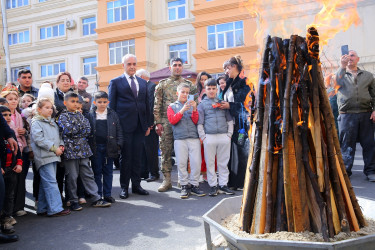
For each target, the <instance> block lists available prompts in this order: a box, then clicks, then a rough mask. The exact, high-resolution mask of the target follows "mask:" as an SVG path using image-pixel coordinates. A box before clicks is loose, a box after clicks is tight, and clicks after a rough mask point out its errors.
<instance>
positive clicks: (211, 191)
mask: <svg viewBox="0 0 375 250" xmlns="http://www.w3.org/2000/svg"><path fill="white" fill-rule="evenodd" d="M217 192H218V188H217V187H216V186H213V187H211V188H210V193H209V194H208V195H209V196H216V195H217Z"/></svg>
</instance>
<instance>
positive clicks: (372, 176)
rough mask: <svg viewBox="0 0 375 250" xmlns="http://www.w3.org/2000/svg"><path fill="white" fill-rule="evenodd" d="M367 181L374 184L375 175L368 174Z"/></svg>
mask: <svg viewBox="0 0 375 250" xmlns="http://www.w3.org/2000/svg"><path fill="white" fill-rule="evenodd" d="M367 179H368V181H371V182H375V174H369V175H367Z"/></svg>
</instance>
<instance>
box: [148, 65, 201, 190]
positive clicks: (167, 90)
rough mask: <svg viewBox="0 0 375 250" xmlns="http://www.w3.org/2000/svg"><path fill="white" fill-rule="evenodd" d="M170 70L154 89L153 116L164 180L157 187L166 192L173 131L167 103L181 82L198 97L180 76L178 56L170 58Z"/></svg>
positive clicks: (193, 86) (171, 100)
mask: <svg viewBox="0 0 375 250" xmlns="http://www.w3.org/2000/svg"><path fill="white" fill-rule="evenodd" d="M170 65H171V66H170V70H171V72H172V75H171V76H170V77H168V78H166V79H163V80H160V82H159V84H158V85H157V86H156V89H155V103H154V118H155V125H156V133H157V134H158V135H159V136H160V149H161V157H162V160H161V165H162V167H161V172H162V173H163V175H164V180H163V183H162V184H161V186H160V187H159V189H158V191H159V192H166V191H167V190H168V189H171V188H172V183H171V171H172V157H171V155H172V151H173V133H172V126H171V124H170V123H169V121H168V117H167V109H168V106H169V104H171V103H173V102H175V101H176V100H177V86H178V85H180V84H181V83H187V84H189V85H190V94H191V95H195V99H196V98H197V97H198V94H197V93H198V90H197V87H196V86H195V85H194V84H193V83H192V82H191V81H189V80H186V79H184V78H182V77H181V73H182V70H183V62H182V60H181V59H180V58H175V59H172V60H171V63H170Z"/></svg>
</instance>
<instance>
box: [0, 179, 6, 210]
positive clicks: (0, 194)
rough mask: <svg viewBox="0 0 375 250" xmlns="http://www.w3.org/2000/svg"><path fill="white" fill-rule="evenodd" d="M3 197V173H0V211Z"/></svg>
mask: <svg viewBox="0 0 375 250" xmlns="http://www.w3.org/2000/svg"><path fill="white" fill-rule="evenodd" d="M4 199H5V183H4V177H3V175H2V174H0V211H2V210H3V206H4Z"/></svg>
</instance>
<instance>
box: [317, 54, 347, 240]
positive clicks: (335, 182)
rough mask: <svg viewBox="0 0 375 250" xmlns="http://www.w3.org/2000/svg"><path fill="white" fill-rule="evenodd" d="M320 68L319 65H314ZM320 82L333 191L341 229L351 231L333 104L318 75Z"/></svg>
mask: <svg viewBox="0 0 375 250" xmlns="http://www.w3.org/2000/svg"><path fill="white" fill-rule="evenodd" d="M312 64H313V65H314V64H316V65H318V61H317V60H316V59H313V61H312ZM314 68H316V69H318V71H319V68H318V67H315V66H314V67H313V70H314ZM313 74H318V72H313ZM318 83H319V85H318V86H319V97H320V100H321V102H320V112H321V113H322V115H323V117H324V124H325V129H326V137H327V138H326V140H327V157H328V163H329V172H330V180H331V183H332V187H333V193H334V195H335V200H336V205H337V210H338V213H339V217H340V224H341V229H342V231H343V232H346V233H349V232H350V228H349V222H348V217H347V215H346V212H345V203H344V200H343V194H342V191H341V185H340V179H339V177H338V173H337V167H336V158H335V151H334V144H333V138H332V136H331V135H332V133H333V130H332V122H331V121H330V120H329V113H332V111H331V106H330V105H329V102H328V97H327V93H326V90H325V87H324V82H323V81H322V82H321V81H320V79H319V77H318Z"/></svg>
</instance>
